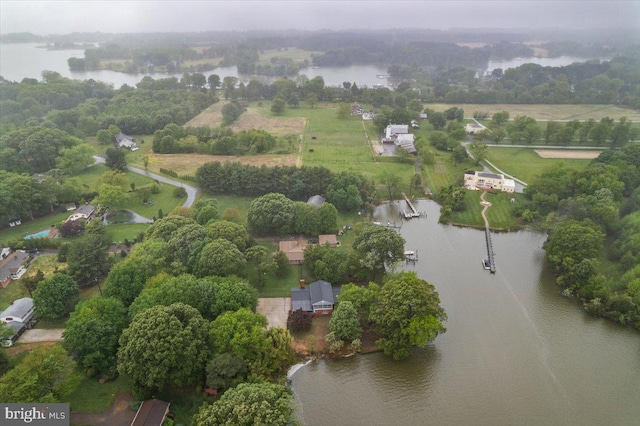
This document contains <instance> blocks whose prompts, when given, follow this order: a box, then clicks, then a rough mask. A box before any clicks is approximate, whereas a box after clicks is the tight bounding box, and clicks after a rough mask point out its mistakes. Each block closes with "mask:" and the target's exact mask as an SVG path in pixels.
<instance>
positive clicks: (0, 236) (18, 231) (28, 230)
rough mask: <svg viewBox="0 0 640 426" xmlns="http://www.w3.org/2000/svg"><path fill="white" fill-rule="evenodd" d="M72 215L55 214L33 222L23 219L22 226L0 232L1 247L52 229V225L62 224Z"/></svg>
mask: <svg viewBox="0 0 640 426" xmlns="http://www.w3.org/2000/svg"><path fill="white" fill-rule="evenodd" d="M70 214H71V213H69V212H64V213H53V214H49V215H47V216H43V217H40V218H37V219H36V220H31V221H30V220H27V218H22V225H19V226H15V227H13V228H4V229H2V230H1V231H0V246H2V247H6V245H3V244H2V243H7V242H9V241H14V240H16V239H20V238H24V237H25V236H27V235H29V234H34V233H36V232H40V231H43V230H45V229H47V228H49V227H51V225H55V224H57V223H60V222H62V221H63V220H65V219H66V218H67V217H69V215H70Z"/></svg>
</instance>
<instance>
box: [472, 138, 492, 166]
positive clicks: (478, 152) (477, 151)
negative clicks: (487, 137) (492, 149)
mask: <svg viewBox="0 0 640 426" xmlns="http://www.w3.org/2000/svg"><path fill="white" fill-rule="evenodd" d="M469 151H471V154H472V155H473V156H474V158H475V160H476V164H479V163H480V162H481V161H482V160H484V159H485V158H487V154H488V153H489V147H488V146H487V145H485V144H483V143H482V142H476V143H473V144H471V145H470V146H469Z"/></svg>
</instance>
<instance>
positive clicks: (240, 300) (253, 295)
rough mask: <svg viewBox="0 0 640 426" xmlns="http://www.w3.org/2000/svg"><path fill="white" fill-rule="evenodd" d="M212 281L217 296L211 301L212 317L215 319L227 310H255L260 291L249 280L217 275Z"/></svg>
mask: <svg viewBox="0 0 640 426" xmlns="http://www.w3.org/2000/svg"><path fill="white" fill-rule="evenodd" d="M211 281H212V282H213V289H214V295H215V297H214V300H213V302H212V303H211V308H210V316H209V317H210V318H212V319H215V318H217V317H218V316H220V315H222V314H223V313H225V312H233V311H237V310H238V309H249V310H251V311H255V309H256V307H257V306H258V292H257V291H256V290H255V289H254V288H253V287H251V286H250V285H249V283H248V282H246V281H245V280H241V279H239V278H235V277H224V278H221V277H215V278H212V279H211Z"/></svg>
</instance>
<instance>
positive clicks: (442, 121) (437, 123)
mask: <svg viewBox="0 0 640 426" xmlns="http://www.w3.org/2000/svg"><path fill="white" fill-rule="evenodd" d="M427 120H428V121H429V123H430V124H431V125H432V126H433V128H434V129H436V130H442V129H444V126H446V125H447V117H446V116H445V115H444V114H443V113H441V112H437V111H433V112H432V113H431V114H429V116H428V118H427Z"/></svg>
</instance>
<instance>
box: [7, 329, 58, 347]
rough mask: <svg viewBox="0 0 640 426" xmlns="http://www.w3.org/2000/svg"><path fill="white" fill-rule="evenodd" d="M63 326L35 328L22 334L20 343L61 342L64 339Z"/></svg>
mask: <svg viewBox="0 0 640 426" xmlns="http://www.w3.org/2000/svg"><path fill="white" fill-rule="evenodd" d="M63 331H64V329H63V328H60V329H57V328H52V329H43V328H33V329H31V330H27V331H25V332H24V334H23V335H22V336H20V340H18V342H19V343H40V342H59V341H61V340H62V332H63Z"/></svg>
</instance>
